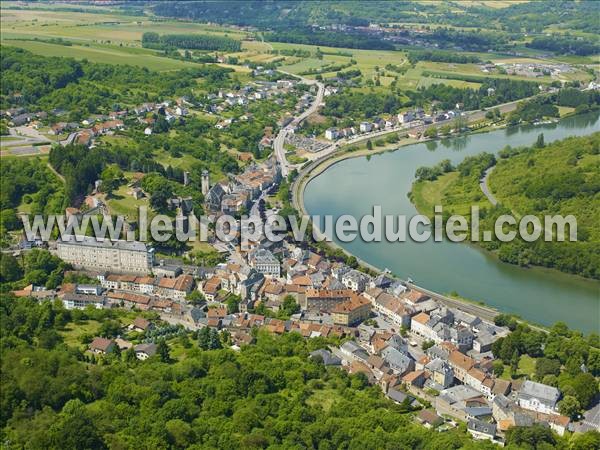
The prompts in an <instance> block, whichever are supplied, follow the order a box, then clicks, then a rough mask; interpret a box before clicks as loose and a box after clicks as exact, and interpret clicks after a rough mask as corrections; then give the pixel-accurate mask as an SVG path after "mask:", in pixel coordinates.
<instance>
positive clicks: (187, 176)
mask: <svg viewBox="0 0 600 450" xmlns="http://www.w3.org/2000/svg"><path fill="white" fill-rule="evenodd" d="M188 184H190V173H189V172H183V185H184V186H187V185H188Z"/></svg>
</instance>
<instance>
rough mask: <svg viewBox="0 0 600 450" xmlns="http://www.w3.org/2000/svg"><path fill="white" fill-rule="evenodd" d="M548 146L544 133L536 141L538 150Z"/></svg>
mask: <svg viewBox="0 0 600 450" xmlns="http://www.w3.org/2000/svg"><path fill="white" fill-rule="evenodd" d="M545 145H546V144H545V143H544V133H540V134H539V135H538V137H537V140H536V141H535V147H536V148H543V147H544V146H545Z"/></svg>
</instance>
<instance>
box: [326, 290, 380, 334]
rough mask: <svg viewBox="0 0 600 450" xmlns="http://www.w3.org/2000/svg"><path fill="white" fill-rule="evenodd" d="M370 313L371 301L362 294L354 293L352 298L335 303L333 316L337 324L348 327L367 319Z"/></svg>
mask: <svg viewBox="0 0 600 450" xmlns="http://www.w3.org/2000/svg"><path fill="white" fill-rule="evenodd" d="M370 313H371V302H369V300H367V299H366V298H364V297H363V296H362V295H358V296H357V295H354V296H352V298H351V299H350V300H347V301H345V302H343V303H338V304H337V305H335V306H334V307H333V309H332V310H331V318H332V319H333V323H335V324H336V325H343V326H347V327H348V326H351V325H354V324H356V323H359V322H362V321H363V320H365V319H367V318H368V317H369V314H370Z"/></svg>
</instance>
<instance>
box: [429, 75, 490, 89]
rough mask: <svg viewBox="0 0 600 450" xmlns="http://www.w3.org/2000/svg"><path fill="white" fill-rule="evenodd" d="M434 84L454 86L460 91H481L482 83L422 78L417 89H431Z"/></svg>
mask: <svg viewBox="0 0 600 450" xmlns="http://www.w3.org/2000/svg"><path fill="white" fill-rule="evenodd" d="M434 84H445V85H446V86H452V87H456V88H459V89H466V88H470V89H479V88H480V87H481V83H473V82H470V81H462V80H450V79H448V78H433V77H421V78H420V79H419V83H418V86H417V87H429V86H432V85H434Z"/></svg>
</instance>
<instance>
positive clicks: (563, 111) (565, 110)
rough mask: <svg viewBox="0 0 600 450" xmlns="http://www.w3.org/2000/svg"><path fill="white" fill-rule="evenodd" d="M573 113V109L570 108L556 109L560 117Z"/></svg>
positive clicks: (561, 107)
mask: <svg viewBox="0 0 600 450" xmlns="http://www.w3.org/2000/svg"><path fill="white" fill-rule="evenodd" d="M573 111H575V108H571V107H570V106H559V107H558V113H559V114H560V117H564V116H566V115H567V114H571V113H572V112H573Z"/></svg>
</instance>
